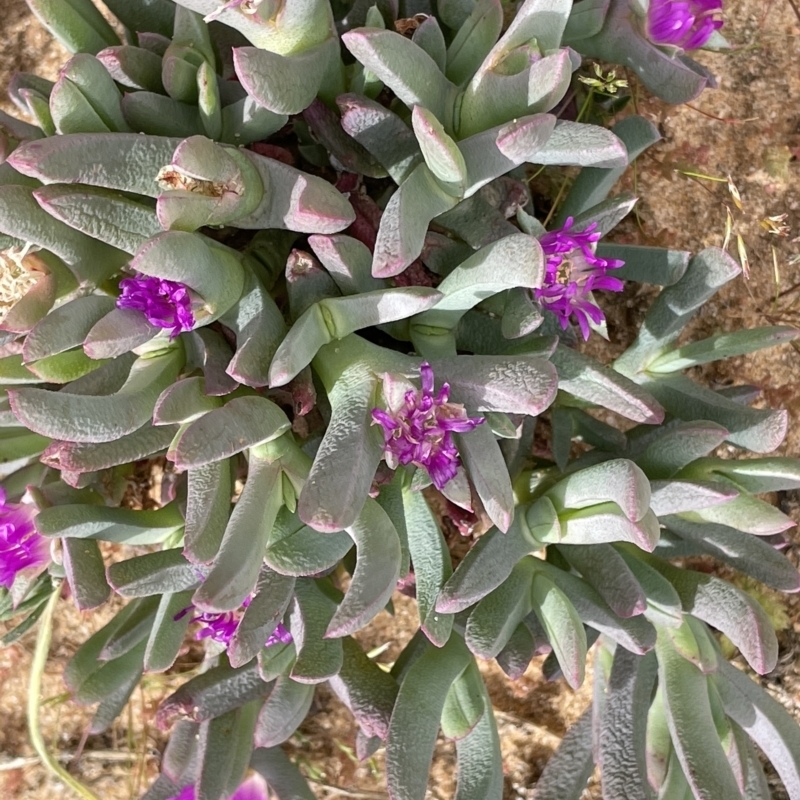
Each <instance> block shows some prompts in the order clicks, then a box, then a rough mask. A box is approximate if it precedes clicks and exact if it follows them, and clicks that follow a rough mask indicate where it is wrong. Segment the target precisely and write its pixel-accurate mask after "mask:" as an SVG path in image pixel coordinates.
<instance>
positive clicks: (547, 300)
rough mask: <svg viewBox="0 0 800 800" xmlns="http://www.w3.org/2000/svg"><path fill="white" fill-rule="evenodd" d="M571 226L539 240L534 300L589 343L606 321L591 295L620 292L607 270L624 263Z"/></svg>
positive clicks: (593, 236)
mask: <svg viewBox="0 0 800 800" xmlns="http://www.w3.org/2000/svg"><path fill="white" fill-rule="evenodd" d="M705 2H714V0H705ZM573 222H574V220H573V218H572V217H569V218H567V220H566V222H565V223H564V225H563V226H562V227H561V228H560V229H558V230H555V231H548V232H547V233H545V234H544V236H542V238H541V239H540V240H539V242H540V244H541V245H542V249H543V250H544V254H545V259H546V261H545V278H544V284H543V285H542V286H541V287H540V288H538V289H534V291H533V296H534V298H535V299H536V300H537V301H538V302H539V303H540V304H541V305H542V306H543V307H544V308H546V309H547V310H548V311H552V312H553V313H554V314H555V315H556V317H557V319H558V322H559V324H560V325H561V327H562V328H563V329H564V330H566V329H567V328H568V327H569V321H570V319H571V318H572V319H574V320H575V321H576V322H577V323H578V327H579V328H580V331H581V335H582V336H583V338H584V339H588V338H589V334H590V333H591V326H590V320H591V321H592V322H594V323H597V324H599V323H601V322H602V321H603V320H604V319H605V317H604V316H603V312H602V311H601V310H600V309H599V308H598V307H597V306H596V305H595V304H594V303H593V302H592V301H591V300H590V299H589V298H590V295H591V292H593V291H597V290H605V291H609V292H619V291H621V290H622V288H623V286H624V284H623V282H622V281H621V280H620V279H619V278H614V277H611V276H610V275H606V270H608V269H616V268H617V267H621V266H622V265H623V262H622V261H620V260H619V259H616V258H613V259H612V258H609V259H604V258H598V257H597V256H596V255H595V254H594V245H595V243H596V242H597V241H598V240H599V239H600V238H601V234H600V232H599V231H597V230H596V228H597V224H596V223H592V224H591V225H589V227H588V228H585V229H584V230H582V231H573V230H571V228H572V224H573Z"/></svg>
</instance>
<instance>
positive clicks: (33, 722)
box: [28, 581, 100, 800]
mask: <svg viewBox="0 0 800 800" xmlns="http://www.w3.org/2000/svg"><path fill="white" fill-rule="evenodd" d="M60 594H61V581H55V585H54V586H53V593H52V594H51V595H50V599H49V600H48V601H47V606H46V607H45V610H44V614H42V616H41V619H40V620H39V633H38V635H37V637H36V649H35V650H34V652H33V663H32V664H31V679H30V683H29V684H28V733H29V735H30V737H31V744H32V745H33V749H34V750H35V751H36V755H38V756H39V759H40V760H41V762H42V764H44V766H45V768H46V769H47V770H48V771H49V772H51V773H52V774H53V775H55V776H56V777H57V778H59V779H60V780H61V781H63V782H64V783H65V784H66V785H67V786H69V788H70V789H72V791H73V792H75V794H77V795H78V796H80V797H83V798H84V800H100V798H99V797H97V795H95V794H94V793H93V792H91V791H90V790H89V789H88V788H87V787H86V786H84V785H83V784H82V783H81V782H80V781H78V780H77V779H76V778H74V777H73V776H72V775H70V774H69V772H67V771H66V770H65V769H64V768H63V767H62V766H61V764H59V763H58V760H57V759H56V758H55V757H54V756H53V755H52V754H51V753H50V752H49V751H48V749H47V745H46V744H45V741H44V736H42V729H41V727H40V726H39V706H40V697H41V693H42V677H43V675H44V668H45V664H46V663H47V654H48V653H49V651H50V640H51V638H52V635H53V615H54V613H55V610H56V606H57V605H58V598H59V596H60Z"/></svg>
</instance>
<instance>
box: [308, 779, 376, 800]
mask: <svg viewBox="0 0 800 800" xmlns="http://www.w3.org/2000/svg"><path fill="white" fill-rule="evenodd" d="M306 780H308V781H310V782H311V783H313V784H314V785H315V786H319V788H320V789H322V790H323V791H325V792H336V794H338V795H339V796H340V797H353V798H356V800H388V798H389V795H388V794H386V792H369V791H361V790H359V789H344V788H343V787H341V786H336V785H335V784H333V783H325V782H324V781H317V780H314V779H313V778H306Z"/></svg>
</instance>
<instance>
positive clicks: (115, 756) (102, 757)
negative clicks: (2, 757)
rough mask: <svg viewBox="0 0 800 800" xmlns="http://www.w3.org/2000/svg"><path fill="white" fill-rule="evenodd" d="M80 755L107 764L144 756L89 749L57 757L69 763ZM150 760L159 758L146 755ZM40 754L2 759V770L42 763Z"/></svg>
mask: <svg viewBox="0 0 800 800" xmlns="http://www.w3.org/2000/svg"><path fill="white" fill-rule="evenodd" d="M79 755H80V758H81V760H82V761H102V762H103V763H106V764H130V763H131V762H132V761H136V760H138V759H140V758H141V757H142V754H141V753H120V752H118V751H116V750H87V751H86V752H85V753H80V754H79V753H78V752H77V751H76V752H74V753H59V754H58V755H57V756H55V758H56V759H57V760H58V761H63V762H64V763H69V762H70V761H73V760H74V759H76V758H77V757H78V756H79ZM146 758H147V759H148V760H151V759H154V758H158V756H157V755H156V754H154V753H148V754H147V755H146ZM41 763H42V760H41V759H40V758H39V756H20V757H19V758H12V759H10V760H9V761H0V772H12V771H13V770H15V769H25V768H26V767H35V766H36V765H37V764H41Z"/></svg>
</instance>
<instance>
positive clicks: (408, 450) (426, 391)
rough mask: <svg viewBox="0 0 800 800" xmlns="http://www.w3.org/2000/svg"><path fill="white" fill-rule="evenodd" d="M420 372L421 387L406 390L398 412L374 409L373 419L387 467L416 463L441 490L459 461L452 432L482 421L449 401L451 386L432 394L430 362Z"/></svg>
mask: <svg viewBox="0 0 800 800" xmlns="http://www.w3.org/2000/svg"><path fill="white" fill-rule="evenodd" d="M419 372H420V377H421V383H422V388H421V389H420V390H416V389H413V390H409V391H407V392H406V393H405V395H404V398H403V405H402V406H401V407H400V408H399V409H398V410H397V411H392V410H390V411H389V412H386V411H384V410H383V409H380V408H375V409H373V410H372V420H373V422H374V423H377V424H379V425H380V426H381V427H382V428H383V440H384V448H385V454H386V459H387V462H389V464H390V466H394V465H396V464H397V463H400V464H404V465H407V464H416V465H417V466H418V467H422V468H423V469H426V470H427V471H428V474H429V475H430V476H431V480H432V481H433V483H434V486H436V488H437V489H442V488H443V487H444V486H445V484H447V483H448V481H451V480H452V479H453V478H454V477H455V475H456V472H457V471H458V466H459V464H460V463H461V462H460V460H459V457H458V449H457V448H456V445H455V442H454V441H453V436H452V434H453V432H455V433H468V432H469V431H472V430H475V428H476V427H477V426H478V425H480V424H481V423H483V421H484V420H483V419H482V418H481V417H474V418H470V417H468V416H467V412H466V410H465V408H464V406H462V405H459V404H458V403H449V402H448V399H449V397H450V387H449V386H448V385H447V384H446V383H445V384H443V385H442V387H441V389H440V390H439V392H438V393H437V394H435V395H434V393H433V391H434V378H433V370H432V369H431V366H430V364H428V363H423V364H421V365H420V369H419Z"/></svg>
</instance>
